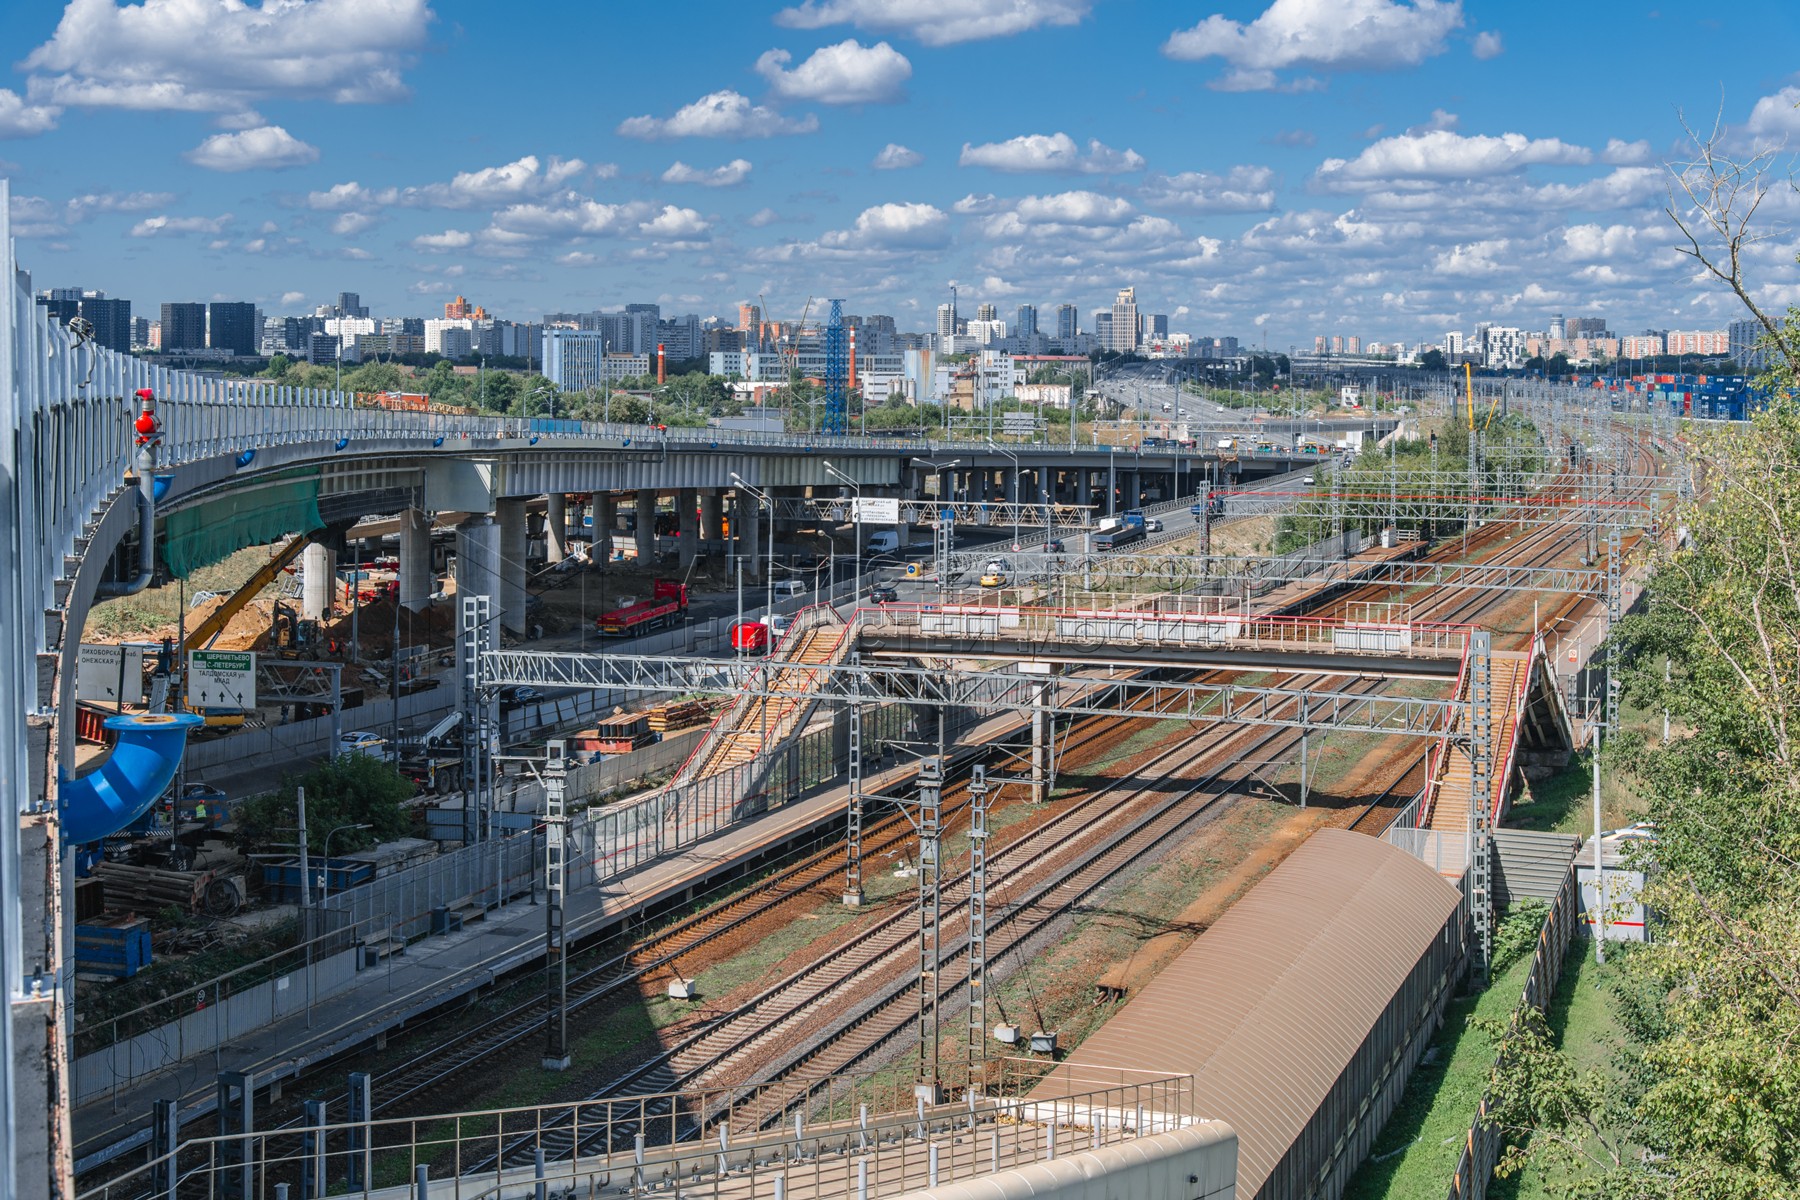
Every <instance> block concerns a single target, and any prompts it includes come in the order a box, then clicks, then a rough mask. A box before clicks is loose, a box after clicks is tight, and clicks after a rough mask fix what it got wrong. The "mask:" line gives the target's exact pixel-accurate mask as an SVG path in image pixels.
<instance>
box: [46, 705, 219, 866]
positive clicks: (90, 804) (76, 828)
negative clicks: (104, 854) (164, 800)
mask: <svg viewBox="0 0 1800 1200" xmlns="http://www.w3.org/2000/svg"><path fill="white" fill-rule="evenodd" d="M200 723H201V718H200V717H199V716H197V715H195V714H194V713H147V714H143V715H136V716H117V717H108V718H107V719H106V728H108V729H110V730H112V731H113V734H114V737H115V741H114V742H113V749H112V753H111V754H109V755H107V756H106V761H105V762H103V763H101V764H100V765H99V766H98V767H97V768H95V769H94V770H92V771H89V772H88V773H87V774H86V775H83V776H81V777H80V778H79V779H71V778H70V777H69V776H67V775H59V779H58V788H57V792H58V796H59V804H60V806H61V808H62V826H63V838H64V840H65V841H67V842H68V843H69V844H71V845H82V844H84V843H87V842H97V841H99V840H100V839H101V838H103V837H107V836H108V835H110V834H114V833H117V832H119V830H121V829H123V828H125V827H126V826H127V825H129V824H131V823H132V822H133V821H135V820H137V819H138V818H139V817H141V816H143V815H144V813H145V811H146V810H148V809H149V807H150V806H151V805H152V804H154V803H156V798H157V797H158V796H160V795H162V794H163V792H164V791H165V790H167V788H168V786H169V783H170V781H172V780H173V779H174V778H175V768H176V767H178V766H180V765H181V755H182V751H184V750H185V749H186V748H187V737H188V731H189V730H190V729H192V728H194V726H196V725H198V724H200Z"/></svg>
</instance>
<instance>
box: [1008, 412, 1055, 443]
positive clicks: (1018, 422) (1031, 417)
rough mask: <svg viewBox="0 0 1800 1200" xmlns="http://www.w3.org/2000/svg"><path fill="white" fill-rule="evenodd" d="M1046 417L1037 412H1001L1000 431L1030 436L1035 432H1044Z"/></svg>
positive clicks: (1013, 434)
mask: <svg viewBox="0 0 1800 1200" xmlns="http://www.w3.org/2000/svg"><path fill="white" fill-rule="evenodd" d="M1043 430H1044V418H1042V417H1040V416H1038V415H1037V414H1036V413H1028V412H1009V413H1001V414H1000V432H1001V433H1003V434H1007V435H1009V436H1017V437H1029V436H1030V435H1032V434H1034V433H1042V432H1043Z"/></svg>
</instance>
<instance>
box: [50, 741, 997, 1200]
mask: <svg viewBox="0 0 1800 1200" xmlns="http://www.w3.org/2000/svg"><path fill="white" fill-rule="evenodd" d="M1028 721H1029V717H1028V716H1026V717H1021V716H1020V715H1018V714H1015V713H1008V714H1005V715H1002V716H997V717H994V718H992V719H990V720H988V721H986V722H983V723H981V724H979V725H976V726H974V727H972V728H970V729H967V730H965V731H964V732H963V734H962V735H961V739H960V746H961V748H962V754H963V755H967V754H973V753H974V752H975V751H976V749H977V748H979V747H982V746H986V745H990V744H992V743H994V742H996V741H998V740H1001V739H1004V738H1007V737H1010V736H1012V735H1014V734H1016V733H1017V732H1019V731H1020V730H1022V729H1025V728H1027V727H1028ZM952 757H953V759H954V758H956V757H960V756H959V755H954V754H953V756H952ZM913 770H914V767H913V765H912V764H911V763H902V764H900V765H897V766H893V767H889V768H886V769H883V770H880V771H871V772H869V773H868V774H867V775H866V776H865V777H864V781H863V786H864V791H865V794H881V793H884V792H886V791H888V789H890V788H898V787H901V786H903V785H904V784H905V782H906V781H907V780H908V779H910V777H911V775H912V772H913ZM848 804H849V790H848V788H847V787H845V786H842V785H838V786H832V787H828V788H824V789H821V790H820V791H818V792H816V793H815V794H813V795H810V796H806V797H803V798H802V799H799V800H796V801H794V802H792V803H789V804H786V805H783V806H782V807H780V808H777V809H773V810H771V811H770V812H767V813H765V814H762V815H761V816H758V817H753V818H750V819H748V820H745V821H742V822H740V823H738V824H736V825H733V826H731V827H730V828H728V829H725V830H723V831H721V832H720V833H718V834H716V835H715V836H713V837H710V838H707V839H705V840H704V841H701V842H698V843H696V844H694V845H691V846H689V847H687V848H686V849H684V850H682V851H680V852H678V853H675V854H671V855H668V856H666V857H664V858H660V859H657V860H655V861H653V862H650V863H647V864H645V865H643V866H642V867H639V868H637V869H636V870H633V871H630V872H628V873H625V874H623V875H618V876H614V877H612V878H610V879H608V880H605V881H604V882H603V883H602V884H601V885H600V886H598V887H593V888H587V889H583V890H580V891H576V892H573V893H571V894H570V896H569V897H568V901H567V916H566V920H565V929H566V931H567V932H566V936H567V937H568V938H569V939H570V940H571V942H573V943H575V944H576V945H578V946H579V945H581V944H585V943H591V942H594V941H598V940H601V939H603V938H605V937H607V936H609V935H611V934H614V933H617V932H618V931H620V930H622V929H624V928H627V927H629V926H630V925H631V924H633V923H636V922H638V921H641V920H642V919H643V918H644V917H645V916H646V915H650V914H655V913H658V912H661V911H666V910H668V909H672V908H676V907H678V906H680V905H682V904H685V903H688V902H690V901H692V900H693V899H694V898H695V897H696V896H699V895H701V894H703V893H705V892H706V891H707V890H709V888H710V887H711V886H712V885H714V884H717V883H722V882H724V881H726V880H728V879H731V878H733V877H736V876H738V875H742V874H744V873H746V872H747V871H750V870H754V869H755V868H756V867H758V866H759V865H760V864H762V863H765V862H767V861H769V860H771V859H773V858H776V857H779V856H781V855H783V854H785V853H787V852H789V851H790V850H793V849H796V848H798V847H800V846H803V845H805V844H807V843H809V842H811V841H813V840H814V839H815V838H817V837H818V836H820V835H821V834H825V833H827V832H828V831H830V830H832V829H833V827H838V826H841V825H842V823H843V821H844V819H845V812H846V809H847V807H848ZM543 954H544V910H543V908H542V907H541V906H539V905H538V904H536V903H533V902H531V901H527V900H523V899H517V900H514V901H512V902H511V903H509V904H506V905H503V906H501V907H498V908H494V909H491V910H489V911H488V912H487V913H486V914H485V916H484V917H483V919H481V920H479V921H476V922H473V923H472V924H469V925H466V926H463V927H462V928H461V929H460V930H458V931H456V932H452V933H449V934H444V935H436V936H431V937H426V938H423V939H420V940H418V941H415V942H413V943H411V944H410V945H408V946H407V948H406V951H405V953H404V954H400V955H391V956H389V957H388V958H387V959H385V960H384V961H383V962H382V964H381V965H380V966H378V967H374V968H371V969H369V970H368V971H366V972H364V973H363V977H362V980H361V981H360V982H359V984H358V985H357V986H355V987H351V988H347V989H345V990H343V991H340V992H337V993H335V994H333V995H330V996H326V997H323V998H321V999H320V1000H319V1001H318V1002H317V1003H314V1004H312V1005H311V1006H310V1007H309V1008H306V1009H303V1010H301V1011H299V1012H296V1013H293V1014H291V1015H290V1016H287V1017H285V1018H283V1019H281V1020H278V1021H276V1022H273V1023H271V1024H268V1025H265V1026H263V1027H261V1028H259V1029H257V1030H254V1031H253V1032H251V1033H249V1034H247V1035H245V1036H242V1037H238V1038H235V1039H233V1040H232V1041H231V1042H229V1044H227V1045H224V1046H222V1047H221V1048H219V1049H218V1050H217V1051H209V1052H206V1053H204V1054H200V1055H196V1056H193V1057H190V1058H188V1059H185V1060H172V1061H170V1062H169V1063H168V1064H166V1066H165V1067H164V1069H163V1070H162V1071H161V1072H159V1073H158V1074H156V1075H154V1076H150V1077H147V1078H144V1079H141V1080H139V1081H137V1082H134V1083H133V1084H131V1085H129V1086H124V1087H121V1088H119V1089H118V1090H117V1091H116V1092H110V1093H108V1094H107V1095H106V1096H105V1097H104V1098H99V1099H95V1100H93V1101H91V1102H89V1103H87V1104H85V1105H82V1106H80V1107H78V1108H76V1109H75V1111H74V1116H73V1132H74V1141H75V1147H76V1152H75V1157H76V1169H77V1171H78V1172H79V1171H85V1170H88V1169H91V1168H92V1167H95V1166H99V1165H101V1164H102V1163H105V1162H107V1161H110V1160H111V1159H113V1158H116V1157H117V1156H119V1155H121V1154H125V1153H128V1152H134V1151H135V1152H141V1148H142V1147H143V1146H145V1145H146V1144H147V1143H148V1140H149V1113H150V1109H151V1104H152V1102H153V1101H159V1100H170V1099H174V1100H176V1101H177V1102H178V1104H179V1105H180V1118H181V1120H182V1122H183V1123H186V1122H189V1121H193V1120H195V1119H197V1118H200V1117H204V1116H206V1115H208V1114H209V1113H211V1112H212V1111H214V1110H215V1108H216V1104H217V1096H216V1091H217V1089H216V1086H215V1081H216V1078H217V1076H218V1074H219V1073H221V1072H227V1071H236V1072H242V1073H244V1074H246V1075H249V1076H251V1077H253V1078H254V1079H255V1080H256V1087H257V1088H258V1089H259V1090H261V1089H264V1088H268V1087H271V1086H273V1087H275V1088H279V1087H281V1086H282V1085H283V1083H284V1082H286V1081H288V1080H291V1079H294V1078H296V1077H297V1076H300V1075H302V1074H304V1073H306V1072H309V1071H311V1070H313V1069H314V1068H316V1067H318V1066H319V1065H320V1064H322V1063H325V1062H329V1061H330V1060H332V1059H335V1058H339V1057H340V1056H343V1055H346V1054H349V1053H351V1052H353V1051H355V1050H357V1049H359V1048H361V1047H364V1046H368V1045H371V1044H374V1043H377V1042H378V1041H379V1040H381V1039H383V1038H384V1037H385V1036H386V1035H388V1034H390V1033H392V1032H394V1031H396V1030H398V1029H400V1028H402V1027H403V1026H405V1025H406V1024H407V1023H409V1022H412V1021H416V1020H418V1019H420V1018H422V1017H425V1016H427V1015H429V1014H431V1013H433V1012H437V1011H440V1010H442V1009H444V1008H446V1007H447V1006H450V1005H453V1004H456V1003H459V1002H463V1001H465V1000H467V999H468V998H470V997H472V996H473V995H475V994H477V993H479V992H481V991H482V990H483V989H485V988H487V987H489V986H490V985H492V984H494V983H495V982H496V981H498V980H500V979H502V978H505V977H508V976H511V975H514V974H516V973H518V972H520V971H522V970H525V969H528V968H531V967H532V966H534V965H541V964H542V962H543ZM293 986H297V987H306V986H307V980H306V979H305V978H304V975H303V973H302V974H301V975H299V976H298V977H296V978H295V979H294V984H293Z"/></svg>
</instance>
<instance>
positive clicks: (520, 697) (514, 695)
mask: <svg viewBox="0 0 1800 1200" xmlns="http://www.w3.org/2000/svg"><path fill="white" fill-rule="evenodd" d="M543 698H544V693H542V692H540V691H538V690H537V689H536V688H534V687H532V686H531V685H530V684H525V683H520V684H514V685H513V686H512V687H504V688H501V689H500V707H501V708H517V707H519V705H521V704H536V703H537V702H538V701H539V700H542V699H543Z"/></svg>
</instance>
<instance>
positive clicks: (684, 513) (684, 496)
mask: <svg viewBox="0 0 1800 1200" xmlns="http://www.w3.org/2000/svg"><path fill="white" fill-rule="evenodd" d="M675 509H676V512H677V514H678V516H679V517H680V521H681V525H680V531H681V549H680V553H681V569H682V571H683V572H686V570H687V569H688V568H689V567H691V566H693V565H694V555H695V552H696V551H697V550H698V549H699V542H700V511H699V509H700V493H699V492H698V491H696V490H695V489H694V488H677V489H676V491H675Z"/></svg>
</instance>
